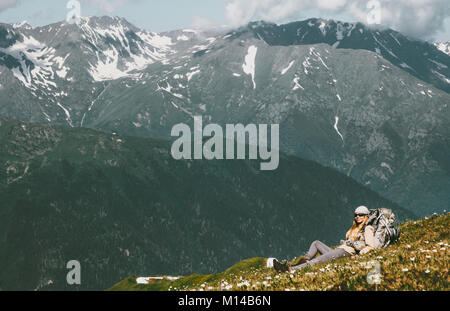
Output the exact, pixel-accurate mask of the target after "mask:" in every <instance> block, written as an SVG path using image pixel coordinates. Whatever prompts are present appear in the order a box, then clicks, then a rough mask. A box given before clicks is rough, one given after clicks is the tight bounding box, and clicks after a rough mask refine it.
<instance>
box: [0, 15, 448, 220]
mask: <svg viewBox="0 0 450 311" xmlns="http://www.w3.org/2000/svg"><path fill="white" fill-rule="evenodd" d="M449 66H450V56H449V55H447V54H445V53H443V52H442V51H441V50H440V49H438V47H436V46H435V45H433V44H430V43H427V42H424V41H420V40H415V39H412V38H409V37H406V36H403V35H402V34H400V33H398V32H395V31H393V30H390V29H387V30H377V29H372V28H369V27H367V26H365V25H363V24H359V23H356V24H351V23H341V22H335V21H326V20H322V19H309V20H306V21H303V22H295V23H290V24H287V25H275V24H271V23H266V22H254V23H250V24H249V25H247V26H245V27H242V28H239V29H235V30H226V29H216V30H212V31H202V32H200V31H197V30H189V29H185V30H178V31H172V32H167V33H160V34H157V33H153V32H149V31H145V30H141V29H139V28H137V27H135V26H133V25H131V24H130V23H128V22H127V21H126V20H124V19H121V18H117V17H114V18H111V17H92V18H83V19H82V21H81V22H80V24H78V25H76V24H73V25H71V24H66V23H56V24H52V25H48V26H45V27H38V28H31V27H29V26H26V25H15V26H14V25H5V24H3V25H1V26H0V115H2V116H4V117H7V118H11V119H16V120H21V121H26V122H39V123H43V124H55V125H66V126H71V127H89V128H93V129H100V130H106V131H113V132H117V133H120V134H123V135H130V136H140V137H150V138H159V139H171V137H170V132H171V128H172V127H173V126H174V125H175V124H178V123H180V122H184V123H189V122H192V117H193V116H194V115H202V116H203V117H204V119H205V120H206V122H211V123H219V124H226V123H232V124H236V123H239V122H242V123H244V124H248V123H256V124H258V123H279V124H280V128H281V133H280V140H281V150H282V151H283V152H286V153H288V154H292V155H296V156H299V157H301V158H304V159H309V160H313V161H316V162H318V163H320V164H322V165H324V166H327V167H331V168H335V169H337V170H339V171H341V172H343V173H345V174H347V175H348V176H350V177H352V178H354V179H356V180H357V181H358V182H360V183H361V184H363V185H367V186H368V187H370V188H371V189H372V190H374V191H376V192H378V193H380V194H381V195H383V196H385V197H387V198H388V199H390V200H392V201H394V202H396V203H398V204H400V205H401V206H405V207H407V208H409V209H411V210H412V211H414V212H415V213H417V214H420V215H425V214H428V213H432V212H435V211H442V210H443V209H445V208H447V207H448V204H449V203H448V202H450V193H449V192H448V190H447V189H449V187H450V175H449V174H450V173H449V167H450V164H449V160H448V158H449V157H448V154H449V151H450V143H449V137H450V125H449V124H450V122H449V118H450V112H449V107H448V103H449V102H450V95H449V86H450V83H449V81H450V69H449Z"/></svg>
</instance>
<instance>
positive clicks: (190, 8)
mask: <svg viewBox="0 0 450 311" xmlns="http://www.w3.org/2000/svg"><path fill="white" fill-rule="evenodd" d="M79 1H80V4H81V14H82V16H93V15H97V16H101V15H115V16H120V17H124V18H126V19H127V20H128V21H130V22H131V23H132V24H134V25H136V26H138V27H141V28H145V29H148V30H152V31H155V32H160V31H166V30H174V29H180V28H192V27H194V28H199V27H200V28H201V27H208V26H211V25H231V26H239V25H242V24H245V23H247V22H248V21H250V20H260V19H264V20H269V21H274V22H286V21H292V20H302V19H306V18H310V17H323V18H333V19H337V20H343V21H350V22H353V21H363V22H364V21H365V20H366V16H367V14H368V13H367V12H368V10H369V9H368V8H367V4H368V3H369V2H371V1H374V0H79ZM378 1H379V3H380V10H381V18H382V19H381V21H382V24H385V25H387V26H389V27H391V28H394V29H396V30H398V31H401V32H403V33H406V34H408V35H412V36H415V37H419V38H422V39H429V40H436V41H450V0H378ZM67 3H68V0H39V1H36V0H0V22H5V23H17V22H21V21H24V20H26V21H28V22H29V23H30V24H31V25H32V26H41V25H46V24H50V23H53V22H58V21H62V20H65V18H66V15H67V13H68V12H69V9H67V7H66V6H67Z"/></svg>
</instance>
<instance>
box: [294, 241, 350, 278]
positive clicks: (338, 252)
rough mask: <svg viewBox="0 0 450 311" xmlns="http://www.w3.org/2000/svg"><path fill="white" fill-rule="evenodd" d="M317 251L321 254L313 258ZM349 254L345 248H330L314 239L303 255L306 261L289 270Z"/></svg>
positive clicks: (348, 255)
mask: <svg viewBox="0 0 450 311" xmlns="http://www.w3.org/2000/svg"><path fill="white" fill-rule="evenodd" d="M317 253H320V254H321V256H319V257H317V258H314V256H316V254H317ZM350 256H351V254H350V253H347V252H346V251H345V250H343V249H341V248H337V249H331V248H329V247H328V246H326V245H325V244H323V243H322V242H320V241H314V242H313V243H312V244H311V247H310V248H309V251H308V253H307V254H306V255H305V257H306V259H307V260H308V262H307V263H304V264H301V265H298V266H294V267H291V270H292V271H295V270H299V269H303V268H305V267H308V266H312V265H315V264H318V263H324V262H329V261H332V260H335V259H338V258H342V257H350ZM312 258H314V259H312Z"/></svg>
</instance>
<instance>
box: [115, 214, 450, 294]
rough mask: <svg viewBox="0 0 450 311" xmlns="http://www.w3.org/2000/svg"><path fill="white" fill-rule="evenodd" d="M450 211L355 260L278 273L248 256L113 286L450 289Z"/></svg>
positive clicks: (415, 225)
mask: <svg viewBox="0 0 450 311" xmlns="http://www.w3.org/2000/svg"><path fill="white" fill-rule="evenodd" d="M449 227H450V214H446V215H442V216H433V217H431V218H425V219H424V220H420V221H413V222H408V223H405V224H403V225H401V226H400V228H401V230H402V236H401V238H400V241H399V242H397V243H396V244H394V245H391V246H389V247H387V248H385V249H381V250H376V251H373V252H371V253H369V254H367V255H365V256H360V257H357V258H353V259H340V260H337V261H335V262H332V263H329V264H321V265H317V266H314V267H309V268H306V269H304V270H302V271H296V272H295V273H293V274H289V273H284V274H277V273H275V272H274V270H273V269H269V268H266V267H265V265H266V259H264V258H253V259H248V260H244V261H242V262H240V263H238V264H236V265H235V266H233V267H232V268H230V269H228V270H226V271H225V272H222V273H218V274H213V275H192V276H189V277H184V278H180V279H178V280H175V281H169V280H153V281H152V282H151V283H150V284H148V285H142V284H136V277H135V276H133V277H129V278H128V279H126V280H124V281H122V282H120V283H118V284H116V285H115V286H113V287H112V288H111V290H120V291H122V290H133V291H138V290H142V291H143V290H149V291H155V290H197V291H202V290H213V291H218V290H233V291H235V290H237V291H241V290H244V291H245V290H250V291H254V290H258V291H259V290H264V291H265V290H268V291H288V290H290V291H302V290H305V291H320V290H338V291H341V290H345V291H348V290H350V291H353V290H419V291H421V290H449V289H450V288H449V284H450V277H449V274H448V272H449V261H448V252H449V248H448V247H449V245H448V242H449V237H450V233H449V230H448V228H449ZM373 261H376V262H378V263H379V264H380V267H381V276H382V279H381V282H379V284H372V285H371V284H369V283H368V281H367V276H368V274H369V272H370V271H371V270H373V269H374V267H375V266H374V263H373Z"/></svg>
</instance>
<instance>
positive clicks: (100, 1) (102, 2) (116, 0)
mask: <svg viewBox="0 0 450 311" xmlns="http://www.w3.org/2000/svg"><path fill="white" fill-rule="evenodd" d="M0 1H1V0H0ZM138 1H139V0H81V3H85V4H88V5H93V6H96V7H98V8H99V9H100V10H101V11H103V12H104V13H106V14H112V13H114V12H115V11H117V9H119V8H120V7H122V6H124V5H127V4H132V3H133V2H138Z"/></svg>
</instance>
